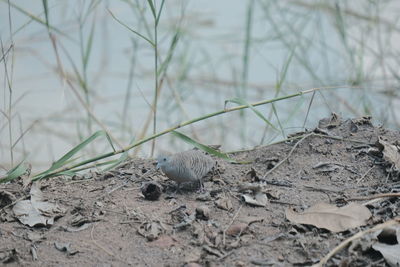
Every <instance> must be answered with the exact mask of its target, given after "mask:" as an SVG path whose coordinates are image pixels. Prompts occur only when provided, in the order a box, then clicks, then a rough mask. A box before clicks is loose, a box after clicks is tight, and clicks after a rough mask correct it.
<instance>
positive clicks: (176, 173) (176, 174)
mask: <svg viewBox="0 0 400 267" xmlns="http://www.w3.org/2000/svg"><path fill="white" fill-rule="evenodd" d="M214 165H215V162H214V160H213V159H212V158H211V157H210V156H208V155H206V154H204V153H203V152H201V151H199V150H189V151H184V152H180V153H176V154H174V155H172V156H160V157H158V158H157V168H161V170H162V171H163V172H164V173H165V175H166V176H167V177H168V178H170V179H171V180H174V181H175V182H177V183H178V184H180V183H186V182H196V181H198V182H201V179H202V178H203V177H204V176H205V175H206V174H207V173H209V172H210V171H211V169H212V168H213V167H214Z"/></svg>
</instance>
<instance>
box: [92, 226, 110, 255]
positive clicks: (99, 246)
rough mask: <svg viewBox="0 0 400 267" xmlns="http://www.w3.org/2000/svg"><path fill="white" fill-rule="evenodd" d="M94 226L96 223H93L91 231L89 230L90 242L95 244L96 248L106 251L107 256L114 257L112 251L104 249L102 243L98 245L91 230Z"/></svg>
mask: <svg viewBox="0 0 400 267" xmlns="http://www.w3.org/2000/svg"><path fill="white" fill-rule="evenodd" d="M95 226H96V224H93V227H92V231H90V237H91V238H92V242H93V244H95V245H96V246H97V247H98V248H100V249H102V250H103V251H104V252H105V253H107V254H108V255H109V256H111V257H115V255H114V253H112V252H111V251H109V250H108V249H106V248H105V247H103V246H102V245H100V244H99V243H97V241H96V240H95V239H94V238H93V230H94V227H95Z"/></svg>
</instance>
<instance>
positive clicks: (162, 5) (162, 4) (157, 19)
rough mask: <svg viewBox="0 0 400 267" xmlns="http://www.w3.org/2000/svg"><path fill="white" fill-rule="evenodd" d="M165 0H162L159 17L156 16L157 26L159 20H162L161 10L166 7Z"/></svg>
mask: <svg viewBox="0 0 400 267" xmlns="http://www.w3.org/2000/svg"><path fill="white" fill-rule="evenodd" d="M164 2H165V0H162V2H161V6H160V9H159V10H158V14H157V18H156V26H158V22H159V21H160V17H161V11H162V9H163V7H164Z"/></svg>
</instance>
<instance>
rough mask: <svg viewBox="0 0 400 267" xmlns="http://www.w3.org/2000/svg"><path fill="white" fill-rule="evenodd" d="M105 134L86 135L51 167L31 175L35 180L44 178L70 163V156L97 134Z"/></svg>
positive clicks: (100, 134)
mask: <svg viewBox="0 0 400 267" xmlns="http://www.w3.org/2000/svg"><path fill="white" fill-rule="evenodd" d="M103 135H106V136H107V134H106V132H104V131H97V132H95V133H94V134H92V135H91V136H90V137H88V138H87V139H86V140H84V141H83V142H81V143H80V144H79V145H77V146H75V147H74V148H72V149H71V150H70V151H69V152H67V153H66V154H65V155H64V156H62V157H61V158H60V159H59V160H57V161H56V162H54V163H53V165H51V167H50V168H49V169H48V170H46V171H44V172H42V173H39V174H38V175H35V177H33V178H34V179H35V180H37V179H43V178H45V177H46V176H47V175H48V174H49V173H51V172H52V171H54V170H57V169H59V168H61V167H63V166H65V165H66V164H68V163H70V162H71V161H70V158H72V157H73V156H74V155H75V154H76V153H78V152H79V151H80V150H82V149H83V148H84V147H85V146H87V145H88V144H89V143H91V142H92V141H93V140H95V139H96V138H97V137H99V136H103Z"/></svg>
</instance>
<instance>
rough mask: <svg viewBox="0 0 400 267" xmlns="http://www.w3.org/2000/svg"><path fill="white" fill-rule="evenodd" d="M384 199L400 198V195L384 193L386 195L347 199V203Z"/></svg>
mask: <svg viewBox="0 0 400 267" xmlns="http://www.w3.org/2000/svg"><path fill="white" fill-rule="evenodd" d="M383 197H400V193H384V194H376V195H370V196H365V197H352V198H349V199H347V201H353V200H370V199H375V198H383Z"/></svg>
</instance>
